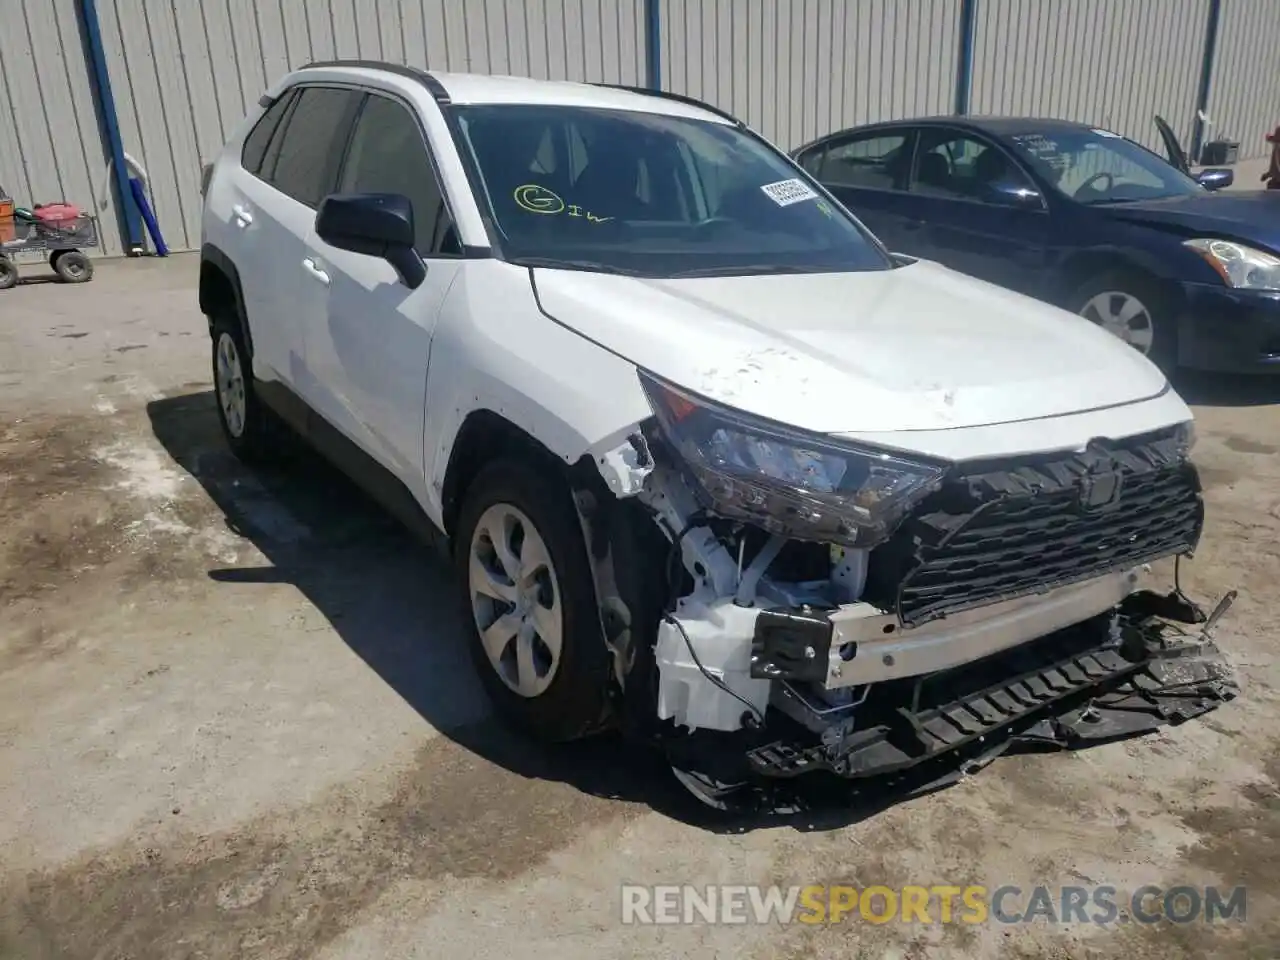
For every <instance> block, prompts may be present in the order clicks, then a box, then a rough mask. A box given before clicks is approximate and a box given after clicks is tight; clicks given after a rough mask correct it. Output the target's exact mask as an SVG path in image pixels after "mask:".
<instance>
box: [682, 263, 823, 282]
mask: <svg viewBox="0 0 1280 960" xmlns="http://www.w3.org/2000/svg"><path fill="white" fill-rule="evenodd" d="M836 269H837V268H835V267H832V268H829V271H828V269H824V268H822V267H802V266H796V265H794V264H785V263H747V264H743V265H741V266H736V267H698V268H696V269H694V270H677V271H675V272H674V273H671V274H669V276H670V277H671V278H672V279H674V280H685V279H688V278H690V277H736V276H742V275H746V274H768V273H825V272H835V270H836Z"/></svg>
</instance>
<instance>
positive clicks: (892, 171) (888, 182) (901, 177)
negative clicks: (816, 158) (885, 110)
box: [818, 131, 911, 190]
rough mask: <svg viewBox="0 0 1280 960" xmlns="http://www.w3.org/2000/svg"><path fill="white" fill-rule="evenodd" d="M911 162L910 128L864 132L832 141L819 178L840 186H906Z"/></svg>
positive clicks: (874, 188) (877, 188)
mask: <svg viewBox="0 0 1280 960" xmlns="http://www.w3.org/2000/svg"><path fill="white" fill-rule="evenodd" d="M910 163H911V144H910V137H909V136H908V134H907V132H906V131H902V132H896V133H888V132H885V131H876V132H870V133H864V134H860V135H858V136H855V137H850V138H849V139H847V140H841V141H839V142H837V143H832V144H828V146H827V148H826V152H825V153H824V154H823V157H822V165H821V167H820V168H819V172H818V179H820V180H821V181H822V182H823V183H828V184H831V185H832V186H837V187H861V188H863V189H870V190H904V189H906V174H907V168H908V166H909V165H910Z"/></svg>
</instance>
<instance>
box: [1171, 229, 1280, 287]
mask: <svg viewBox="0 0 1280 960" xmlns="http://www.w3.org/2000/svg"><path fill="white" fill-rule="evenodd" d="M1183 245H1184V246H1186V247H1189V248H1190V249H1192V250H1194V251H1195V252H1196V253H1198V254H1200V256H1202V257H1204V258H1205V260H1207V261H1208V263H1209V266H1211V267H1213V269H1214V270H1216V271H1217V272H1218V275H1219V276H1220V277H1222V279H1223V282H1224V283H1226V285H1227V286H1229V287H1236V288H1238V289H1241V290H1280V257H1277V256H1275V255H1274V254H1271V253H1267V252H1266V251H1264V250H1257V249H1255V248H1253V247H1247V246H1245V245H1244V244H1243V243H1236V242H1235V241H1233V240H1207V239H1197V240H1187V241H1185V242H1184V244H1183Z"/></svg>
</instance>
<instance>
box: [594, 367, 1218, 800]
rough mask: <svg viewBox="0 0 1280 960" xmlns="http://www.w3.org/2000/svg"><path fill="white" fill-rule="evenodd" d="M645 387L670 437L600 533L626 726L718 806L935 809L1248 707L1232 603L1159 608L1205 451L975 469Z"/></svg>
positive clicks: (1122, 451) (1127, 449)
mask: <svg viewBox="0 0 1280 960" xmlns="http://www.w3.org/2000/svg"><path fill="white" fill-rule="evenodd" d="M645 385H646V389H647V390H648V391H649V394H650V398H651V400H652V401H653V405H654V409H655V412H656V417H655V419H654V421H652V422H651V423H649V424H646V425H645V428H644V429H643V430H641V431H638V432H637V433H635V434H634V435H633V436H632V437H630V438H628V441H627V443H625V444H623V445H622V446H621V447H619V448H617V449H615V450H611V451H608V452H607V453H605V454H603V455H602V456H600V457H599V458H597V469H598V470H599V475H600V476H603V477H605V479H606V482H607V486H608V487H609V493H610V494H611V495H612V496H611V497H610V498H609V499H610V505H609V509H604V507H605V504H603V503H602V500H603V499H604V498H603V497H602V496H600V495H595V496H592V495H591V494H590V493H589V492H587V490H586V489H585V487H584V488H583V489H582V490H581V491H580V496H579V508H580V512H581V515H582V517H583V522H584V526H585V530H586V532H587V536H588V539H589V542H590V544H591V555H592V558H593V562H594V566H595V572H596V578H597V584H596V585H597V594H598V596H599V597H600V598H601V605H602V621H603V625H604V630H605V636H606V640H607V641H608V642H609V644H610V646H611V648H612V650H613V652H614V658H615V665H616V670H615V675H616V676H615V679H616V681H617V685H618V690H619V692H620V699H621V701H622V705H623V708H622V714H623V718H624V723H625V725H626V726H627V727H628V728H629V729H630V730H632V731H633V732H639V733H642V734H643V735H644V736H645V737H646V738H648V739H656V740H658V741H660V742H661V743H662V744H663V746H664V748H665V749H666V751H667V754H668V757H669V759H670V760H671V763H672V766H673V767H674V768H675V770H676V772H677V775H678V776H679V778H680V779H681V781H682V782H684V783H685V785H686V786H687V787H689V789H690V790H691V791H692V792H694V793H695V794H696V795H697V796H698V797H699V798H700V799H702V800H704V801H705V802H707V803H710V804H712V805H714V806H723V805H725V804H727V803H728V802H729V800H730V798H732V797H738V796H740V795H742V794H743V793H748V792H750V791H749V790H748V788H751V787H756V788H765V789H768V788H769V785H777V784H779V783H782V782H785V781H789V780H792V779H794V778H795V777H797V776H799V775H801V774H818V773H822V774H826V775H828V776H834V777H837V778H843V779H845V780H868V779H870V778H879V777H882V776H885V775H890V774H900V773H902V772H903V771H907V770H911V769H914V768H921V769H924V768H928V769H930V770H931V771H933V772H931V773H930V775H929V777H928V778H927V779H928V782H929V783H931V784H936V783H939V782H943V781H945V780H947V779H949V778H954V777H956V776H959V775H962V774H963V773H964V772H965V771H967V770H970V769H973V768H974V767H975V766H976V765H980V764H981V763H983V762H986V761H988V760H990V759H991V758H993V757H994V756H996V755H998V754H999V753H1000V752H1003V751H1004V750H1005V749H1007V748H1008V747H1010V746H1013V745H1015V744H1033V743H1034V744H1037V745H1040V746H1060V747H1072V746H1077V745H1081V744H1084V743H1089V742H1096V741H1099V740H1104V739H1114V738H1118V737H1124V736H1131V735H1134V734H1137V733H1142V732H1145V731H1147V730H1150V729H1153V728H1155V727H1158V726H1160V725H1162V724H1166V723H1178V722H1181V721H1183V720H1186V719H1189V718H1190V717H1194V716H1196V715H1198V714H1201V713H1203V712H1205V711H1207V710H1210V709H1213V708H1214V707H1215V706H1216V705H1218V704H1219V703H1222V702H1225V701H1227V700H1230V699H1232V698H1233V697H1234V696H1235V695H1236V692H1237V688H1236V685H1235V682H1234V680H1233V678H1232V674H1231V671H1230V669H1229V668H1228V666H1227V665H1226V663H1225V662H1224V660H1223V658H1222V656H1221V654H1220V653H1219V652H1218V650H1217V648H1216V647H1215V646H1214V645H1213V643H1212V640H1211V638H1210V636H1209V633H1210V629H1211V628H1212V626H1213V625H1214V624H1215V623H1216V621H1217V618H1218V617H1219V616H1221V614H1222V613H1223V612H1224V611H1225V610H1226V608H1227V606H1229V604H1230V600H1231V598H1232V595H1229V596H1228V597H1226V598H1223V601H1222V602H1221V603H1220V604H1219V605H1218V607H1217V608H1216V609H1215V610H1214V612H1213V614H1212V615H1210V616H1207V617H1206V615H1205V614H1204V612H1203V611H1202V610H1201V609H1200V608H1199V607H1198V606H1196V605H1195V604H1194V603H1193V602H1191V601H1190V600H1188V599H1187V598H1186V597H1185V596H1184V595H1183V593H1182V591H1181V589H1180V588H1179V587H1178V586H1177V584H1176V574H1175V584H1174V587H1173V590H1172V592H1170V593H1168V594H1160V593H1157V592H1154V591H1152V590H1150V589H1149V588H1148V585H1147V583H1146V581H1147V580H1148V579H1149V573H1150V564H1151V563H1152V562H1154V561H1157V560H1161V559H1164V558H1170V557H1178V558H1180V557H1182V556H1185V555H1190V554H1191V553H1192V551H1193V550H1194V549H1195V547H1196V545H1197V543H1198V541H1199V537H1200V533H1201V530H1202V527H1203V521H1204V511H1203V502H1202V497H1201V490H1200V483H1199V478H1198V475H1197V473H1196V470H1195V468H1194V467H1193V466H1192V465H1191V463H1190V461H1189V460H1188V452H1189V447H1190V442H1191V437H1190V430H1189V425H1180V426H1178V427H1173V428H1169V429H1166V430H1162V431H1158V432H1155V433H1152V434H1148V435H1145V436H1140V437H1133V438H1128V439H1125V440H1107V441H1095V442H1093V443H1091V444H1090V445H1089V446H1088V447H1087V448H1086V449H1084V450H1082V451H1078V452H1071V453H1058V454H1049V455H1034V456H1027V457H1021V458H1016V459H1014V460H1009V459H1005V460H1001V461H991V462H971V463H966V464H963V465H954V464H946V463H940V462H932V461H929V460H927V459H926V458H917V457H914V456H912V455H909V454H904V453H900V452H896V451H886V450H876V449H870V448H866V447H865V446H862V445H858V444H853V443H844V442H841V441H838V440H835V439H830V438H819V437H813V436H809V435H805V434H798V433H796V432H794V431H790V430H789V429H788V428H786V427H782V426H779V425H777V424H771V423H767V422H762V421H758V420H756V419H754V418H751V417H748V416H745V415H743V414H741V413H739V412H737V411H733V410H730V409H728V408H724V407H720V406H717V405H715V404H711V403H709V402H707V401H705V400H703V399H701V398H696V397H693V396H691V395H688V394H685V393H683V392H681V391H679V390H677V389H675V388H673V387H671V386H669V385H666V384H662V383H659V382H657V381H653V380H649V379H646V380H645ZM1193 625H1199V626H1200V627H1201V629H1200V631H1199V633H1198V634H1193V633H1192V631H1191V627H1192V626H1193ZM948 761H950V762H948Z"/></svg>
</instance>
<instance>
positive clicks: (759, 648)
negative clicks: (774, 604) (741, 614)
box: [751, 608, 833, 683]
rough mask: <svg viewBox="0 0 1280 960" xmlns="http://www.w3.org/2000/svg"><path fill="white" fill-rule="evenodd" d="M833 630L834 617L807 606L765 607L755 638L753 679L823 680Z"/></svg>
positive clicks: (752, 643)
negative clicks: (772, 608) (787, 607)
mask: <svg viewBox="0 0 1280 960" xmlns="http://www.w3.org/2000/svg"><path fill="white" fill-rule="evenodd" d="M832 633H833V628H832V625H831V621H830V620H829V619H828V618H827V617H825V616H823V615H821V614H819V613H816V612H810V611H809V610H808V609H807V608H800V609H799V610H764V611H761V613H760V614H759V615H758V616H757V618H756V625H755V632H754V634H753V635H752V638H751V677H752V679H754V680H811V681H814V682H817V683H822V682H823V681H825V680H826V678H827V669H828V659H829V657H830V655H831V637H832Z"/></svg>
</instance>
